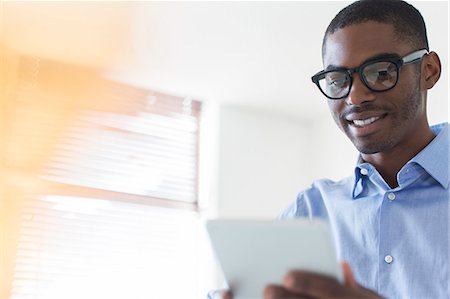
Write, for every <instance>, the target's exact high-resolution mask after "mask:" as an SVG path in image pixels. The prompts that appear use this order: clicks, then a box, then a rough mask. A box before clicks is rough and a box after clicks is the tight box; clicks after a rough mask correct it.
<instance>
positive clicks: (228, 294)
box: [222, 291, 233, 299]
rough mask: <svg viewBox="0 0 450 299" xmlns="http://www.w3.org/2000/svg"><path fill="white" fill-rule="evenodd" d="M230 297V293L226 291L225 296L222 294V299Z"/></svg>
mask: <svg viewBox="0 0 450 299" xmlns="http://www.w3.org/2000/svg"><path fill="white" fill-rule="evenodd" d="M232 297H233V296H232V295H231V292H230V291H226V292H225V294H223V296H222V299H232Z"/></svg>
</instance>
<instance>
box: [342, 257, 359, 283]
mask: <svg viewBox="0 0 450 299" xmlns="http://www.w3.org/2000/svg"><path fill="white" fill-rule="evenodd" d="M341 267H342V272H343V273H344V281H345V285H346V286H348V287H351V288H354V289H356V288H358V287H359V285H358V283H357V282H356V280H355V277H354V276H353V272H352V269H351V268H350V265H349V264H348V263H347V262H346V261H343V262H341Z"/></svg>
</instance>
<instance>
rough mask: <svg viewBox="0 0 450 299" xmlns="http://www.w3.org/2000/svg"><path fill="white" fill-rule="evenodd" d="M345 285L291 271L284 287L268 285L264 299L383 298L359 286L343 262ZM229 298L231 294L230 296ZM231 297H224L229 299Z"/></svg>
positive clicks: (332, 279) (329, 278)
mask: <svg viewBox="0 0 450 299" xmlns="http://www.w3.org/2000/svg"><path fill="white" fill-rule="evenodd" d="M342 269H343V273H344V280H345V283H344V284H340V283H339V282H338V281H337V280H336V279H334V278H332V277H328V276H323V275H319V274H315V273H311V272H305V271H291V272H289V273H288V274H287V275H286V276H285V277H284V280H283V284H282V285H268V286H267V287H266V288H265V289H264V299H275V298H276V299H283V298H286V299H287V298H289V299H293V298H345V299H347V298H355V299H356V298H358V299H359V298H361V299H362V298H366V299H375V298H378V299H380V298H382V297H380V296H379V295H377V294H375V293H374V292H372V291H370V290H368V289H365V288H363V287H361V286H360V285H358V283H357V282H356V281H355V278H354V277H353V273H352V271H351V269H350V266H349V265H348V264H347V263H345V262H343V263H342ZM228 296H229V294H228ZM228 298H231V297H224V299H228Z"/></svg>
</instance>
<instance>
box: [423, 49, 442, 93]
mask: <svg viewBox="0 0 450 299" xmlns="http://www.w3.org/2000/svg"><path fill="white" fill-rule="evenodd" d="M440 77H441V60H440V59H439V56H438V55H437V54H436V53H435V52H430V53H429V54H428V55H426V56H425V57H424V61H423V64H422V90H426V89H431V88H432V87H433V86H434V84H436V82H437V81H438V80H439V78H440Z"/></svg>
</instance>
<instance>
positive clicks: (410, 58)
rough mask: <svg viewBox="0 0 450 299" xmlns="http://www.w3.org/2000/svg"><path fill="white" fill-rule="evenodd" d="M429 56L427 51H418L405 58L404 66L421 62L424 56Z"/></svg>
mask: <svg viewBox="0 0 450 299" xmlns="http://www.w3.org/2000/svg"><path fill="white" fill-rule="evenodd" d="M426 54H428V50H427V49H422V50H418V51H416V52H413V53H411V54H408V55H406V56H405V57H403V59H402V61H403V65H405V64H410V63H414V62H417V61H419V60H420V59H422V57H423V56H424V55H426Z"/></svg>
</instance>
